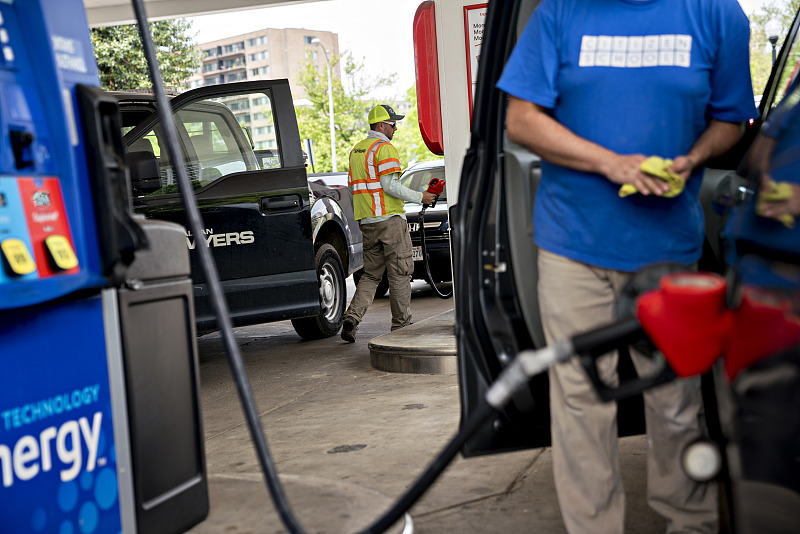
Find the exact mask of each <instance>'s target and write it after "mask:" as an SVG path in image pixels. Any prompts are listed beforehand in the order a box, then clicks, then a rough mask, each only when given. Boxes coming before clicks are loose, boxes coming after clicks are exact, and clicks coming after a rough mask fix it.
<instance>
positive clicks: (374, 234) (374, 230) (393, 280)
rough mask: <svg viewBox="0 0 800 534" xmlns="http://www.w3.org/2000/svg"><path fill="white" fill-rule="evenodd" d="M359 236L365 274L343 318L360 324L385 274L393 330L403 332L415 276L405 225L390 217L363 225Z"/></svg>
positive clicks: (401, 218)
mask: <svg viewBox="0 0 800 534" xmlns="http://www.w3.org/2000/svg"><path fill="white" fill-rule="evenodd" d="M361 233H362V234H363V236H364V274H363V275H362V276H361V279H360V280H359V281H358V287H356V293H355V295H353V300H351V301H350V306H349V307H348V308H347V311H346V312H345V314H344V315H345V317H347V316H350V317H352V318H354V319H355V320H356V322H358V323H360V322H361V319H362V318H363V317H364V314H365V313H367V308H369V306H370V304H372V300H373V299H374V298H375V290H376V289H377V288H378V284H379V283H380V281H381V279H382V278H383V272H384V270H385V271H386V276H387V277H388V279H389V306H390V308H391V310H392V330H397V329H398V328H402V327H404V326H406V325H408V324H410V323H411V275H412V274H413V272H414V261H413V260H412V259H411V234H409V232H408V223H407V222H406V220H405V219H404V218H403V217H399V216H395V217H390V218H389V219H387V220H385V221H381V222H377V223H370V224H362V225H361Z"/></svg>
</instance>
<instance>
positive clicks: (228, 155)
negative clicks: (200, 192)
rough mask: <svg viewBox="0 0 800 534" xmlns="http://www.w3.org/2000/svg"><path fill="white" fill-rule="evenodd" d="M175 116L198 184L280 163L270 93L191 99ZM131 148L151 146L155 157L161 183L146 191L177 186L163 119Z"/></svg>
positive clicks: (171, 191) (161, 192)
mask: <svg viewBox="0 0 800 534" xmlns="http://www.w3.org/2000/svg"><path fill="white" fill-rule="evenodd" d="M174 117H175V124H176V127H177V129H178V135H179V137H180V141H181V144H182V148H183V153H184V155H185V163H186V169H187V173H188V175H189V179H190V180H191V182H192V186H193V187H194V188H195V189H199V188H202V187H205V186H207V185H208V184H210V183H212V182H214V181H215V180H218V179H220V178H222V177H225V176H228V175H231V174H235V173H241V172H248V171H259V170H268V169H278V168H281V167H282V162H281V157H280V144H279V142H278V135H277V130H276V126H275V121H274V118H273V110H272V99H271V98H270V96H269V95H268V94H266V93H252V94H247V93H245V94H237V95H234V96H225V97H215V98H208V99H205V100H198V101H192V102H190V103H187V104H186V105H184V106H181V107H180V109H178V110H177V111H176V112H175V115H174ZM128 152H129V153H130V152H149V153H152V154H153V155H154V156H155V158H156V161H157V163H158V168H159V177H160V180H161V188H159V189H157V190H156V191H153V192H150V193H147V196H159V195H168V194H175V193H177V192H178V189H177V183H176V180H175V176H174V171H173V168H172V164H171V163H170V161H169V158H168V154H167V151H166V150H165V140H164V138H163V132H162V129H161V126H160V124H156V126H155V127H154V128H153V130H151V131H150V132H148V133H147V134H145V135H144V136H143V137H141V138H139V139H138V140H136V141H134V142H133V144H132V145H131V146H130V147H129V148H128Z"/></svg>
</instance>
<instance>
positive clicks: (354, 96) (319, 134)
mask: <svg viewBox="0 0 800 534" xmlns="http://www.w3.org/2000/svg"><path fill="white" fill-rule="evenodd" d="M340 63H342V64H343V65H342V66H343V70H344V79H342V78H338V77H336V76H334V77H333V80H332V85H333V115H334V132H335V134H334V138H335V144H336V159H337V164H338V167H339V169H338V170H342V169H344V170H346V169H347V156H348V155H349V154H350V149H351V148H353V145H354V144H356V143H357V142H358V141H360V140H361V139H363V137H364V135H365V134H366V131H367V130H368V129H369V126H368V125H367V124H366V118H367V112H368V111H369V109H370V108H371V107H372V106H374V105H376V104H377V102H376V101H374V100H371V99H369V98H368V97H367V95H369V93H371V92H372V91H374V90H376V89H378V88H381V87H385V86H387V85H391V84H392V83H393V82H394V77H395V75H394V74H391V75H388V76H378V77H367V76H365V74H364V64H363V63H359V62H357V61H355V60H354V59H353V57H352V56H351V55H350V54H349V53H346V54H343V55H340V56H334V57H332V58H331V70H332V71H335V69H336V67H337V65H339V64H340ZM297 83H298V84H299V85H302V86H303V87H304V88H305V90H306V98H307V99H308V100H310V101H311V105H310V106H298V107H297V108H295V111H296V114H297V124H298V127H299V128H300V137H301V138H302V139H306V138H309V139H311V142H312V143H313V147H314V170H315V171H317V172H329V171H331V167H332V161H331V160H332V158H331V137H330V115H329V113H328V74H327V69H319V70H318V69H317V67H316V65H315V64H314V63H313V61H312V60H311V58H308V59H306V62H305V63H304V64H303V65H302V66H301V68H300V73H299V74H298V78H297Z"/></svg>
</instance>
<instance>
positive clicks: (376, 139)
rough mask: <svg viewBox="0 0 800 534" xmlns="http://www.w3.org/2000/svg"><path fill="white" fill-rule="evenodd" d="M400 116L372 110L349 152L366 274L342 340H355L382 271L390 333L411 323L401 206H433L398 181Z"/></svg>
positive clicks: (407, 242)
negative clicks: (396, 141)
mask: <svg viewBox="0 0 800 534" xmlns="http://www.w3.org/2000/svg"><path fill="white" fill-rule="evenodd" d="M403 117H405V115H398V114H396V113H395V112H394V110H393V109H392V108H391V107H389V106H387V105H385V104H382V105H379V106H375V107H374V108H372V109H371V110H370V112H369V116H368V121H369V128H370V131H369V133H368V134H367V138H366V139H364V140H363V141H359V142H358V143H356V145H355V146H354V147H353V149H352V150H351V151H350V172H349V173H348V176H347V184H348V187H349V188H350V191H352V192H353V210H354V211H355V218H356V220H357V221H358V225H359V227H360V228H361V233H362V234H363V235H364V274H363V275H362V276H361V279H360V280H359V281H358V287H356V293H355V295H353V300H352V301H350V307H349V308H347V311H346V312H345V314H344V324H343V326H342V339H344V340H345V341H348V342H350V343H353V342H354V341H355V340H356V330H358V323H360V322H361V319H362V318H363V317H364V314H365V313H366V312H367V308H369V305H370V304H372V299H373V298H375V290H376V289H377V288H378V284H379V283H380V281H381V279H382V278H383V272H384V271H386V273H387V277H388V279H389V303H390V307H391V310H392V330H397V329H398V328H402V327H404V326H406V325H409V324H411V274H412V273H413V272H414V264H413V260H412V259H411V235H410V234H409V232H408V223H407V222H406V214H405V209H404V206H405V202H406V201H410V202H417V203H421V204H433V202H434V199H435V196H434V195H433V193H429V192H427V191H423V192H420V191H412V190H411V189H409V188H407V187H405V186H404V185H402V184H401V183H400V159H399V156H398V154H397V149H396V148H394V146H392V144H391V143H390V141H391V140H392V137H393V136H394V132H395V130H396V129H397V124H396V123H397V121H399V120H403Z"/></svg>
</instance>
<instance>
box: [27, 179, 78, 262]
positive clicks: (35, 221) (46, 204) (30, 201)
mask: <svg viewBox="0 0 800 534" xmlns="http://www.w3.org/2000/svg"><path fill="white" fill-rule="evenodd" d="M17 180H18V185H19V192H20V196H21V197H22V205H23V206H24V208H25V216H26V218H27V221H28V231H29V233H30V236H31V242H32V246H33V254H34V256H35V257H36V264H37V266H38V267H39V274H40V275H41V276H42V277H45V276H52V275H54V274H61V273H67V274H74V273H77V272H78V271H79V270H80V267H79V266H78V265H77V259H75V261H74V264H75V266H74V267H71V268H68V269H63V267H65V266H69V265H72V263H73V262H72V261H68V262H61V261H54V258H53V252H52V247H50V249H48V246H47V243H46V240H47V238H48V237H50V236H53V235H57V236H61V237H60V238H59V242H60V243H61V245H62V246H61V248H62V249H64V248H65V247H66V246H67V245H68V246H69V247H71V249H72V250H74V248H75V245H74V242H73V240H72V233H71V232H70V229H69V221H68V220H67V214H66V211H65V210H64V202H63V200H62V197H61V184H60V182H59V181H58V178H18V179H17ZM64 240H65V241H64ZM51 241H52V240H51ZM73 257H74V254H73Z"/></svg>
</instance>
